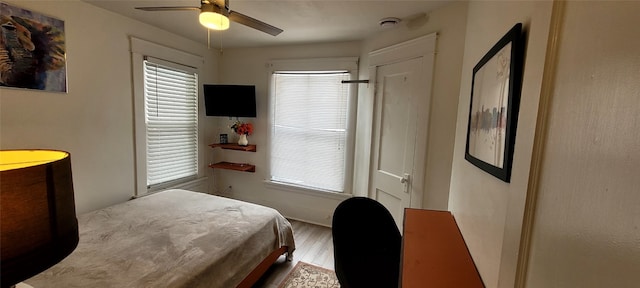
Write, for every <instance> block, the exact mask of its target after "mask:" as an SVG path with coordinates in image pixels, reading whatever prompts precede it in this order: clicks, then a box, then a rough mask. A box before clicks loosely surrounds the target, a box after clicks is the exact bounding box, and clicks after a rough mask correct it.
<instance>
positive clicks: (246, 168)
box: [209, 162, 256, 172]
mask: <svg viewBox="0 0 640 288" xmlns="http://www.w3.org/2000/svg"><path fill="white" fill-rule="evenodd" d="M209 167H211V168H219V169H228V170H236V171H242V172H256V166H255V165H251V164H244V163H231V162H218V163H215V164H209Z"/></svg>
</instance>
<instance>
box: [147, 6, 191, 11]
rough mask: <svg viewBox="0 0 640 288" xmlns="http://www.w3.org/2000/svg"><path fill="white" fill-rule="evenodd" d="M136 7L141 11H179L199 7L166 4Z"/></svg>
mask: <svg viewBox="0 0 640 288" xmlns="http://www.w3.org/2000/svg"><path fill="white" fill-rule="evenodd" d="M136 9H138V10H143V11H181V10H200V7H185V6H166V7H136Z"/></svg>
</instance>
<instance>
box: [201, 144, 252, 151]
mask: <svg viewBox="0 0 640 288" xmlns="http://www.w3.org/2000/svg"><path fill="white" fill-rule="evenodd" d="M209 146H211V147H212V148H216V147H220V148H222V149H229V150H238V151H247V152H256V145H255V144H249V145H247V146H240V145H238V144H235V143H213V144H209Z"/></svg>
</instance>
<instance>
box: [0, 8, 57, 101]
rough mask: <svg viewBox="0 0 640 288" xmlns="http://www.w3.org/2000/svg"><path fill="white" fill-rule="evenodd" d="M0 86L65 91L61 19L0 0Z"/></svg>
mask: <svg viewBox="0 0 640 288" xmlns="http://www.w3.org/2000/svg"><path fill="white" fill-rule="evenodd" d="M0 25H1V27H2V28H1V29H0V39H1V40H0V86H2V87H11V88H26V89H36V90H44V91H51V92H67V71H66V47H65V39H64V38H65V34H64V21H62V20H59V19H56V18H52V17H49V16H45V15H42V14H40V13H38V12H34V11H30V10H27V9H23V8H19V7H15V6H12V5H9V4H6V3H3V2H0Z"/></svg>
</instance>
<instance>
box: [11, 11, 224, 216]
mask: <svg viewBox="0 0 640 288" xmlns="http://www.w3.org/2000/svg"><path fill="white" fill-rule="evenodd" d="M8 3H10V4H12V5H14V6H18V7H22V8H27V9H31V10H33V11H37V12H40V13H43V14H45V15H48V16H52V17H55V18H58V19H61V20H63V21H65V32H66V48H67V51H66V52H67V79H68V91H69V92H68V93H66V94H62V93H48V92H41V91H35V90H21V89H5V88H2V89H0V112H1V113H0V114H1V116H0V117H1V118H0V133H1V134H0V147H1V148H2V149H26V148H50V149H60V150H65V151H69V152H70V153H71V160H72V170H73V178H74V189H75V200H76V209H77V212H78V213H82V212H86V211H91V210H95V209H98V208H102V207H105V206H109V205H111V204H115V203H119V202H124V201H126V200H128V199H129V198H130V197H131V196H132V195H133V191H134V188H135V186H134V185H135V182H134V181H135V179H134V177H135V174H134V172H135V169H134V137H133V135H134V134H133V133H134V131H133V127H134V126H133V104H132V103H133V96H132V91H133V88H132V75H131V54H130V47H129V36H130V35H133V36H136V37H138V38H141V39H145V40H148V41H151V42H156V43H159V44H163V45H166V46H169V47H173V48H176V49H179V50H183V51H187V52H190V53H192V54H198V55H201V56H204V57H205V63H206V65H205V67H204V69H203V72H202V73H201V75H200V78H201V80H205V81H211V79H213V78H214V73H215V69H214V67H216V66H217V64H216V57H215V54H214V53H212V51H210V50H207V48H206V43H195V42H193V41H191V40H187V39H185V38H182V37H180V36H178V35H175V34H171V33H168V32H165V31H163V30H160V29H157V28H153V27H151V26H149V25H146V24H143V23H141V22H137V21H134V20H131V19H129V18H125V17H123V16H120V15H117V14H114V13H111V12H108V11H106V10H103V9H101V8H97V7H95V6H92V5H89V4H87V3H84V2H80V1H77V0H70V1H8ZM202 107H203V106H202ZM203 120H204V121H202V123H201V125H202V127H203V128H204V129H203V130H204V131H208V130H210V129H206V128H207V127H208V126H210V125H213V124H212V122H211V121H210V120H209V122H207V119H203ZM201 142H202V141H201ZM202 143H204V142H202ZM203 149H206V148H203ZM203 162H204V161H203Z"/></svg>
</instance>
